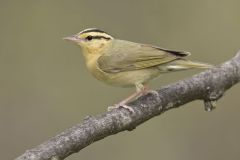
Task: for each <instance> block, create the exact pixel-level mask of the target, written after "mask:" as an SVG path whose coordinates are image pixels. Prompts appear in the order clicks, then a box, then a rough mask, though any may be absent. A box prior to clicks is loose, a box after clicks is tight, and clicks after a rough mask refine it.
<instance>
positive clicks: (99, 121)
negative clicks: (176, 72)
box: [15, 51, 240, 160]
mask: <svg viewBox="0 0 240 160" xmlns="http://www.w3.org/2000/svg"><path fill="white" fill-rule="evenodd" d="M239 81H240V51H239V52H238V53H237V55H236V56H235V57H234V58H233V59H231V60H229V61H227V62H225V63H223V64H222V65H221V66H218V67H215V68H213V69H210V70H207V71H204V72H202V73H200V74H197V75H195V76H193V77H192V78H190V79H186V80H181V81H179V82H177V83H174V84H171V85H168V86H165V87H163V88H161V89H159V90H157V92H158V95H157V94H147V95H145V96H143V97H140V98H139V99H137V100H135V101H134V102H132V103H130V104H129V105H130V106H132V108H133V109H134V111H135V112H134V113H130V112H129V111H127V110H126V109H115V110H112V111H109V112H106V113H103V114H101V115H97V116H95V117H91V116H88V117H86V118H85V119H84V120H83V122H82V123H80V124H77V125H75V126H73V127H72V128H69V129H67V130H65V131H64V132H62V133H60V134H59V135H57V136H55V137H53V138H51V139H50V140H48V141H46V142H44V143H42V144H40V145H39V146H37V147H35V148H33V149H30V150H27V151H26V152H25V153H24V154H23V155H21V156H20V157H18V158H16V159H15V160H50V159H51V160H53V159H54V160H62V159H64V158H66V157H67V156H69V155H71V154H73V153H76V152H78V151H80V150H81V149H83V148H85V147H86V146H88V145H90V144H91V143H93V142H95V141H98V140H100V139H103V138H104V137H107V136H110V135H113V134H116V133H118V132H121V131H125V130H129V131H130V130H133V129H134V128H136V126H138V125H140V124H141V123H143V122H145V121H147V120H148V119H150V118H153V117H154V116H157V115H159V114H162V113H163V112H165V111H167V110H169V109H173V108H177V107H180V106H181V105H183V104H186V103H188V102H191V101H193V100H197V99H200V100H203V101H204V104H205V109H206V110H211V109H213V108H214V104H215V103H214V102H215V101H216V100H218V99H219V98H220V97H221V96H222V95H223V93H224V92H225V91H226V90H227V89H229V88H230V87H232V86H233V85H234V84H236V83H238V82H239Z"/></svg>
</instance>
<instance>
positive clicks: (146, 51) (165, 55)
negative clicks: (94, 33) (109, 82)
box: [97, 39, 189, 73]
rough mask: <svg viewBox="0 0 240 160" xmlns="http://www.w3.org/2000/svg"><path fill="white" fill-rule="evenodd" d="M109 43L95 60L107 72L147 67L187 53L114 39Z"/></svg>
mask: <svg viewBox="0 0 240 160" xmlns="http://www.w3.org/2000/svg"><path fill="white" fill-rule="evenodd" d="M111 45H112V46H111V47H110V49H108V50H106V51H105V53H104V54H103V55H101V56H100V57H99V58H98V61H97V63H98V67H99V68H100V69H101V70H103V71H104V72H108V73H117V72H122V71H131V70H138V69H143V68H149V67H153V66H157V65H160V64H164V63H168V62H171V61H173V60H175V59H178V58H181V57H185V56H187V55H189V53H188V52H178V51H171V50H167V49H163V48H159V47H154V46H150V45H145V44H138V43H133V42H129V41H123V40H116V39H115V40H113V42H112V44H111Z"/></svg>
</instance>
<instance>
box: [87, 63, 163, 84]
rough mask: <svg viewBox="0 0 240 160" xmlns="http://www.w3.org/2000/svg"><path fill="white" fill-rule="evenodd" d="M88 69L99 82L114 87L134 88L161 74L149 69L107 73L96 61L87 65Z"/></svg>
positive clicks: (156, 70) (155, 69)
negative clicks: (137, 84)
mask: <svg viewBox="0 0 240 160" xmlns="http://www.w3.org/2000/svg"><path fill="white" fill-rule="evenodd" d="M87 68H88V70H89V71H90V72H91V74H92V75H93V76H94V77H95V78H96V79H98V80H99V81H102V82H105V83H107V84H109V85H112V86H120V87H132V86H134V85H135V84H136V83H146V82H148V81H149V80H151V79H152V78H154V77H156V76H157V75H158V74H159V70H158V69H157V68H147V69H141V70H134V71H124V72H118V73H107V72H104V71H102V70H101V69H100V68H99V67H98V66H97V63H96V61H95V62H91V61H89V62H88V63H87Z"/></svg>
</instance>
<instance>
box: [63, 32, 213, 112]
mask: <svg viewBox="0 0 240 160" xmlns="http://www.w3.org/2000/svg"><path fill="white" fill-rule="evenodd" d="M64 39H65V40H69V41H72V42H75V43H76V44H77V45H79V46H80V47H81V50H82V54H83V56H84V58H85V62H86V66H87V68H88V70H89V71H90V72H91V73H92V75H93V76H94V77H95V78H96V79H98V80H100V81H103V82H105V83H107V84H110V85H113V86H120V87H133V86H135V87H136V92H135V93H134V94H133V95H131V96H130V97H128V98H126V99H125V100H123V101H121V102H120V103H118V104H116V105H115V106H113V107H109V109H112V108H119V107H124V108H127V109H128V110H130V111H133V109H132V108H131V107H129V106H127V105H126V104H127V103H128V102H130V101H132V100H133V99H135V98H137V97H139V96H140V95H143V94H146V93H148V89H147V88H146V87H145V85H146V84H147V83H148V82H149V81H150V80H152V79H153V78H155V77H157V76H158V75H160V74H163V73H168V72H173V71H181V70H186V69H191V68H210V67H212V65H209V64H206V63H201V62H193V61H190V60H187V59H186V57H187V56H189V55H190V53H189V52H185V51H174V50H169V49H164V48H161V47H157V46H153V45H148V44H140V43H134V42H130V41H126V40H120V39H116V38H113V36H111V35H109V34H108V33H106V32H104V31H103V30H100V29H97V28H89V29H85V30H83V31H81V32H79V33H77V34H75V35H73V36H69V37H65V38H64Z"/></svg>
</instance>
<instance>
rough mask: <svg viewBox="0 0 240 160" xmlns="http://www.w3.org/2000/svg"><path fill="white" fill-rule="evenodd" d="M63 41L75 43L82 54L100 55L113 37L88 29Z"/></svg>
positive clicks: (95, 29) (100, 31)
mask: <svg viewBox="0 0 240 160" xmlns="http://www.w3.org/2000/svg"><path fill="white" fill-rule="evenodd" d="M63 39H64V40H69V41H72V42H75V43H76V44H77V45H79V46H80V47H81V48H82V50H83V53H84V54H100V53H101V51H102V50H103V49H104V48H106V47H107V46H108V45H109V44H110V43H111V42H112V40H113V37H112V36H111V35H109V34H107V33H106V32H104V31H102V30H100V29H97V28H89V29H85V30H83V31H81V32H79V33H77V34H75V35H73V36H69V37H65V38H63Z"/></svg>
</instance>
